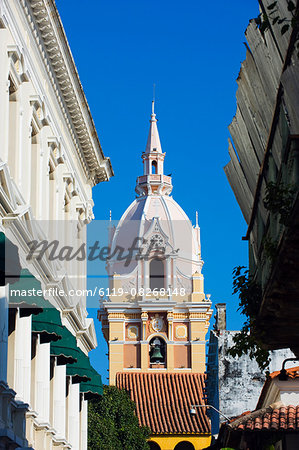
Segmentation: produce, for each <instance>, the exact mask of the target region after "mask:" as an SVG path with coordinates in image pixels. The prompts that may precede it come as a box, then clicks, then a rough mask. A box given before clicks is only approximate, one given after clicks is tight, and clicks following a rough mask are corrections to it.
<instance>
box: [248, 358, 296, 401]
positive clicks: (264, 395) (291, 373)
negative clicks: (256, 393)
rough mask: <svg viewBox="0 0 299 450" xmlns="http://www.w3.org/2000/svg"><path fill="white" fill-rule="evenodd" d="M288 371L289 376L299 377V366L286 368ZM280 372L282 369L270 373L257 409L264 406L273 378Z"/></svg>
mask: <svg viewBox="0 0 299 450" xmlns="http://www.w3.org/2000/svg"><path fill="white" fill-rule="evenodd" d="M286 373H287V375H288V377H289V378H298V377H299V366H296V367H290V368H289V369H286ZM279 374H280V370H276V371H275V372H272V373H270V375H268V377H267V379H266V381H265V384H264V386H263V388H262V391H261V394H260V397H259V399H258V403H257V405H256V409H260V408H261V407H262V406H263V402H264V399H265V398H266V395H267V392H268V390H269V387H270V385H271V383H272V380H273V379H274V378H276V377H278V376H279Z"/></svg>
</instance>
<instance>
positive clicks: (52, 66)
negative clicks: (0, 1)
mask: <svg viewBox="0 0 299 450" xmlns="http://www.w3.org/2000/svg"><path fill="white" fill-rule="evenodd" d="M20 3H21V5H22V7H23V10H24V13H25V15H26V18H27V20H28V23H29V26H30V27H31V28H34V31H36V33H34V35H35V39H36V44H37V48H38V49H39V52H40V56H41V58H42V59H43V61H44V63H45V67H46V68H47V71H48V74H49V78H50V80H51V83H52V86H53V89H54V92H55V94H56V96H57V99H58V102H59V104H60V106H61V109H62V111H63V114H64V116H65V119H66V123H67V125H68V127H69V131H70V134H71V136H72V139H73V141H74V145H75V147H76V150H77V152H78V156H79V158H80V161H81V163H82V165H83V167H84V169H85V172H86V175H87V176H88V178H89V179H90V180H91V182H92V184H93V185H95V184H97V183H99V182H101V181H107V180H109V178H110V177H111V176H113V169H112V166H111V163H110V159H109V158H106V157H105V156H104V154H103V151H102V148H101V145H100V142H99V138H98V135H97V132H96V129H95V125H94V122H93V119H92V116H91V113H90V109H89V106H88V103H87V100H86V97H85V94H84V91H83V88H82V85H81V82H80V79H79V75H78V72H77V69H76V66H75V63H74V59H73V56H72V54H71V51H70V48H69V45H68V41H67V38H66V35H65V32H64V29H63V26H62V23H61V20H60V17H59V14H58V12H57V8H56V6H55V2H54V1H53V0H21V2H20Z"/></svg>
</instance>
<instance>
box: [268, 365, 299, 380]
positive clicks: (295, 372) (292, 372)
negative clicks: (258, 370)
mask: <svg viewBox="0 0 299 450" xmlns="http://www.w3.org/2000/svg"><path fill="white" fill-rule="evenodd" d="M286 373H287V375H288V377H289V378H299V366H296V367H290V368H289V369H286ZM279 374H280V370H276V371H275V372H272V373H270V375H269V377H270V378H272V379H273V378H275V377H277V376H278V375H279Z"/></svg>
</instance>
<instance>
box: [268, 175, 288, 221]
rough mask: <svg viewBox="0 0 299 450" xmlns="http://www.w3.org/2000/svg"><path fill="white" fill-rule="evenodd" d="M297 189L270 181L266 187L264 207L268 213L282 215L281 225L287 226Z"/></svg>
mask: <svg viewBox="0 0 299 450" xmlns="http://www.w3.org/2000/svg"><path fill="white" fill-rule="evenodd" d="M294 193H295V189H294V187H293V186H292V185H289V184H287V185H284V184H283V183H281V182H277V183H274V182H272V181H270V182H269V183H267V186H266V195H265V198H264V206H265V208H266V209H267V210H268V211H271V212H272V213H274V214H279V215H280V220H279V221H280V223H282V224H284V225H285V224H286V223H287V220H288V217H289V215H290V212H291V209H292V206H293V202H294Z"/></svg>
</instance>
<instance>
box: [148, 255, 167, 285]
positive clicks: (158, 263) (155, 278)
mask: <svg viewBox="0 0 299 450" xmlns="http://www.w3.org/2000/svg"><path fill="white" fill-rule="evenodd" d="M163 288H164V263H163V261H162V260H161V259H159V258H154V259H152V260H151V262H150V289H151V290H152V291H153V290H154V289H158V290H160V289H163Z"/></svg>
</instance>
